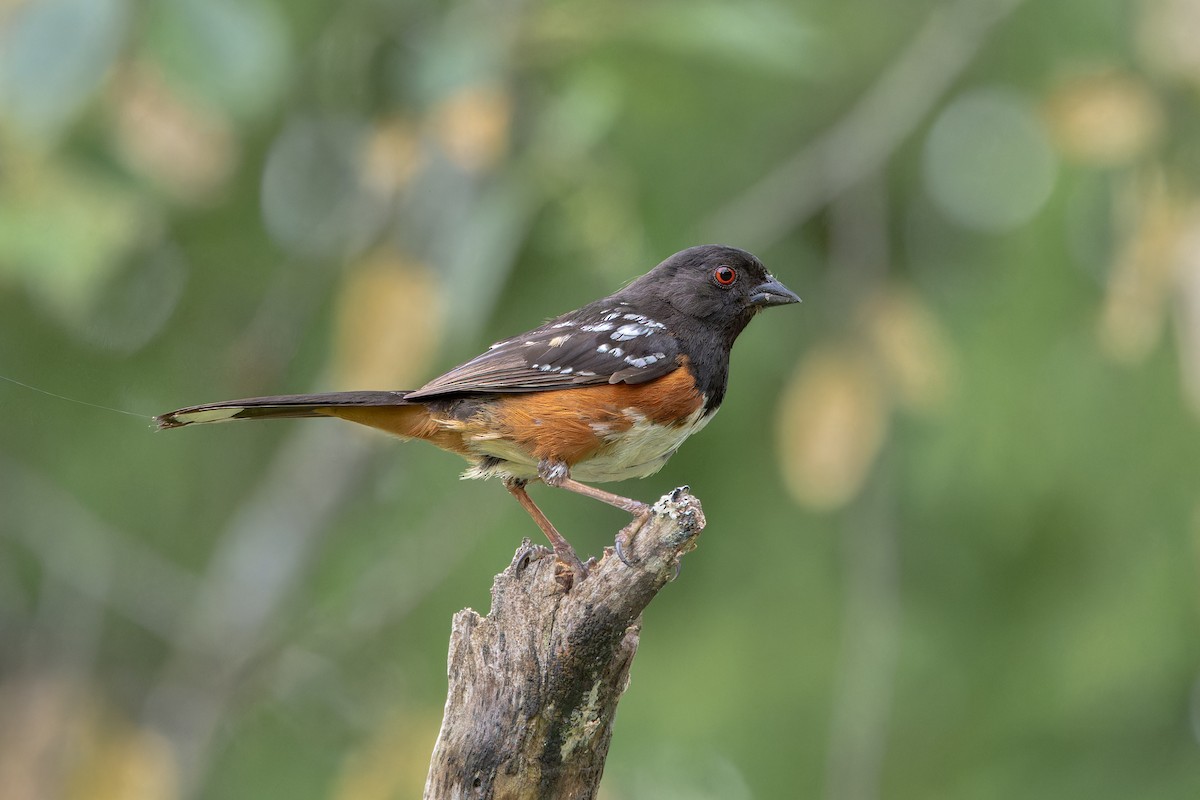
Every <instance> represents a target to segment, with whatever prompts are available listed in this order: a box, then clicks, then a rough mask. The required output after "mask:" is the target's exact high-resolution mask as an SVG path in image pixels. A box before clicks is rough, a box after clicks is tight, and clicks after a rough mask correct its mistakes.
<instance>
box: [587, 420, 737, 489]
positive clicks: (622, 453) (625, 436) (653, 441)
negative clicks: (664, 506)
mask: <svg viewBox="0 0 1200 800" xmlns="http://www.w3.org/2000/svg"><path fill="white" fill-rule="evenodd" d="M626 413H627V414H629V415H630V416H631V417H632V418H633V419H634V420H635V422H634V423H633V426H632V427H630V428H629V429H628V430H625V431H621V432H619V433H614V434H611V435H609V436H606V437H605V439H606V441H607V446H606V447H605V448H604V449H603V450H602V451H601V452H600V453H598V454H596V455H595V456H593V457H591V458H589V459H587V460H586V461H583V462H581V463H579V464H576V465H575V466H574V467H572V468H571V477H573V478H575V480H577V481H583V482H584V483H587V482H589V481H590V482H593V483H602V482H604V481H622V480H625V479H627V478H644V477H646V476H647V475H653V474H654V473H656V472H658V471H659V470H660V469H662V468H663V465H664V464H666V463H667V460H668V459H669V458H670V457H671V456H673V455H674V454H675V451H676V450H678V449H679V446H680V445H682V444H683V442H684V440H685V439H687V438H688V437H689V436H691V435H692V434H693V433H695V432H696V431H698V430H700V429H701V428H703V427H704V426H705V425H707V424H708V421H709V420H710V419H712V417H713V414H715V413H716V411H715V410H714V411H713V412H711V413H708V414H706V413H704V409H703V408H698V409H696V411H695V412H694V413H693V414H692V415H691V416H690V417H688V418H687V419H685V420H684V421H683V422H681V423H679V424H678V425H661V424H657V423H654V422H651V421H650V420H648V419H646V418H645V417H643V416H642V415H641V414H638V413H637V412H636V411H634V410H633V409H627V410H626Z"/></svg>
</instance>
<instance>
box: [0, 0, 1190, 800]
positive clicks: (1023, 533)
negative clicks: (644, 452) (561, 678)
mask: <svg viewBox="0 0 1200 800" xmlns="http://www.w3.org/2000/svg"><path fill="white" fill-rule="evenodd" d="M1198 42H1200V0H1136V1H1135V0H1039V1H1038V2H1032V0H1031V1H1030V2H1021V0H940V1H938V2H934V1H933V0H913V2H906V3H889V2H883V1H882V0H804V2H786V1H785V0H752V2H745V3H734V2H721V1H720V0H675V1H672V2H666V1H657V0H650V2H632V1H631V0H618V2H611V3H603V4H597V3H594V2H585V1H584V0H561V1H560V2H541V3H538V2H519V0H486V1H484V0H464V2H456V3H440V2H429V1H428V0H345V1H344V2H338V3H331V2H325V0H142V1H141V2H134V1H133V0H41V1H40V2H39V1H37V0H0V374H3V375H5V376H6V377H8V378H9V379H13V380H17V381H21V382H24V383H27V384H31V385H33V386H36V387H38V388H40V389H42V390H44V391H48V392H53V393H57V394H61V395H67V396H70V397H72V398H77V399H81V400H85V401H87V402H90V403H95V404H99V405H103V406H111V407H114V408H116V409H120V410H123V411H128V412H133V413H134V414H141V415H149V414H154V413H160V412H163V411H166V410H169V409H172V408H175V407H178V406H181V405H186V404H191V403H197V402H204V401H212V400H220V399H226V398H230V397H238V396H246V395H254V394H274V393H280V392H289V391H296V392H301V391H317V390H333V389H348V388H406V387H412V386H415V385H418V384H420V383H421V382H423V381H424V380H425V379H427V378H429V377H431V376H432V375H434V374H436V372H437V371H439V370H441V369H444V368H447V367H449V366H451V365H453V364H455V363H458V362H459V361H462V360H464V359H466V358H468V357H470V356H472V355H474V354H475V353H476V352H478V351H479V350H480V349H481V348H482V347H483V346H485V345H486V344H487V343H489V342H491V341H493V340H494V339H496V338H500V337H502V336H504V335H506V334H511V333H513V332H516V331H520V330H524V329H526V328H527V327H530V326H532V325H534V324H536V323H538V322H540V321H541V320H542V319H544V318H546V317H549V316H552V315H554V314H557V313H560V312H562V311H565V310H568V309H570V308H573V307H576V306H577V305H580V304H582V303H584V302H587V301H589V300H591V299H593V298H595V297H598V296H601V295H603V294H606V293H608V292H609V291H611V290H613V289H614V288H615V287H616V286H618V285H620V284H621V283H622V282H623V281H626V280H628V279H629V278H631V277H632V276H634V275H637V274H640V273H641V272H643V271H645V270H646V269H648V268H649V267H650V266H652V265H653V264H654V263H656V262H657V261H659V260H660V259H662V258H664V257H665V256H667V255H669V254H670V253H672V252H674V251H675V250H678V249H681V248H683V247H686V246H689V245H692V244H697V243H702V242H708V241H722V242H727V243H730V244H736V245H740V246H743V247H746V248H748V249H751V250H753V251H755V252H756V253H757V254H758V255H759V256H760V257H761V258H762V259H763V260H764V261H765V262H766V263H767V264H768V265H769V266H770V267H771V268H772V269H773V270H774V271H775V273H776V274H777V275H778V276H779V277H780V278H781V279H783V280H784V281H785V282H786V283H787V284H788V285H789V286H791V287H792V288H794V289H795V290H796V291H797V292H798V293H799V294H801V295H802V296H803V297H804V299H805V302H804V304H803V305H802V306H799V307H795V306H793V307H789V308H786V309H779V310H775V311H772V312H771V313H768V314H764V315H763V316H762V317H760V318H759V319H758V320H757V321H756V322H755V324H754V325H752V326H751V327H750V329H749V330H748V331H747V332H746V334H745V335H744V336H743V337H742V339H741V340H740V341H739V343H738V347H737V349H736V351H735V354H734V360H733V361H734V363H733V372H732V386H731V391H730V393H729V396H728V398H727V400H726V403H725V407H724V409H723V411H722V413H721V414H720V415H719V416H718V417H717V420H716V421H715V423H714V424H713V425H711V426H709V428H708V429H707V430H705V431H704V433H703V435H701V436H699V437H697V438H696V439H694V440H693V441H691V442H689V443H688V444H687V445H686V446H685V447H684V449H683V450H682V452H681V453H680V455H679V456H678V457H677V458H676V459H675V460H674V461H672V462H671V463H670V464H669V465H668V467H667V468H666V469H665V470H664V471H663V472H662V473H660V474H659V475H657V476H655V477H653V478H652V479H649V480H645V481H640V482H636V483H633V484H629V485H618V486H616V487H615V488H616V489H618V490H619V491H622V492H626V493H629V494H632V495H634V496H638V497H642V498H647V499H652V498H655V497H657V496H659V495H660V494H662V493H664V492H665V491H667V490H669V489H670V488H671V487H673V486H676V485H678V484H683V483H689V484H691V485H692V486H693V487H694V490H695V491H696V492H697V494H698V495H699V496H700V497H701V498H702V500H703V501H704V503H705V509H706V512H707V517H708V521H709V527H708V530H707V531H706V532H705V534H704V536H703V538H702V541H701V546H700V548H699V549H698V550H697V551H696V552H695V553H694V554H692V555H690V556H689V557H688V558H687V560H686V565H685V569H684V571H683V574H682V577H681V578H680V579H679V580H678V581H677V582H675V583H674V584H672V585H671V586H669V587H668V588H667V590H666V591H664V592H663V594H662V595H661V596H660V597H659V598H658V599H657V601H656V602H655V603H654V604H653V605H652V606H651V608H650V609H649V611H648V612H647V614H646V617H645V628H644V635H643V638H642V645H641V651H640V653H639V655H638V659H637V661H636V663H635V665H634V669H633V683H632V686H631V688H630V690H629V692H628V694H627V695H626V696H625V698H624V700H623V702H622V704H621V708H620V713H619V715H618V719H617V725H616V732H615V737H614V740H613V746H612V751H611V755H610V758H609V762H608V768H607V771H606V773H605V778H604V782H603V786H602V797H604V798H606V800H623V799H630V800H632V799H633V798H646V799H650V798H655V799H657V798H666V799H667V800H671V799H672V798H687V799H689V800H690V799H700V798H713V799H720V800H743V799H744V798H783V797H824V798H831V799H837V800H841V799H842V798H851V799H854V798H863V799H866V798H877V797H878V798H883V797H886V798H955V799H958V798H996V797H1021V798H1068V797H1087V798H1092V799H1093V800H1097V799H1100V798H1123V799H1124V798H1131V797H1136V798H1189V799H1191V798H1196V797H1200V749H1198V737H1200V689H1198V686H1200V684H1198V676H1200V618H1198V616H1200V615H1198V608H1200V607H1198V600H1200V595H1198V589H1200V582H1198V580H1197V566H1198V553H1200V491H1198V489H1200V435H1198V429H1197V422H1198V414H1200V45H1198V44H1197V43H1198ZM460 468H461V465H460V463H459V462H458V460H457V459H456V458H455V457H453V456H449V455H445V454H443V453H440V452H437V451H435V450H434V449H433V448H429V447H425V446H421V445H419V444H410V445H406V446H400V445H397V444H396V443H394V442H391V441H388V440H387V439H386V438H385V437H382V436H379V435H374V434H372V432H370V431H366V430H360V429H357V428H355V427H354V426H350V425H345V424H339V423H334V422H281V423H271V424H239V425H227V426H214V427H208V428H197V429H189V430H186V431H177V432H171V433H162V434H155V433H153V432H152V431H151V429H150V425H149V421H148V420H147V419H145V418H144V417H143V418H138V417H137V416H127V415H122V414H119V413H115V412H113V411H106V410H102V409H99V408H94V407H89V406H84V405H80V404H78V403H72V402H68V401H66V400H62V399H57V398H54V397H51V396H47V395H46V394H42V393H38V392H36V391H34V390H32V389H29V388H25V387H22V386H19V385H16V384H13V383H0V795H2V796H3V797H4V798H6V799H7V800H34V799H35V798H59V797H61V798H101V799H104V800H107V799H108V798H113V799H115V798H122V799H123V800H128V799H131V798H132V799H133V800H140V799H141V798H145V799H147V800H149V799H151V798H263V797H287V798H335V799H336V800H377V799H382V798H407V797H415V796H418V795H419V793H420V790H421V786H422V784H423V780H424V775H425V769H426V765H427V763H428V757H429V754H430V752H431V750H432V746H433V741H434V738H435V735H436V732H437V728H438V724H439V721H440V716H441V707H442V703H443V699H444V694H443V693H444V689H445V663H446V645H447V634H448V632H449V627H450V618H451V615H452V614H453V613H454V612H455V611H457V610H458V609H459V608H462V607H463V606H472V607H474V608H477V609H481V610H483V609H486V607H487V604H488V588H489V585H490V581H491V576H492V575H493V574H494V573H495V572H497V571H499V570H500V569H502V568H503V567H504V566H505V565H506V564H507V563H508V561H509V559H510V557H511V555H512V553H513V551H514V550H515V549H516V548H517V546H518V545H519V544H520V541H521V538H522V537H523V536H532V537H534V538H535V539H536V538H537V533H538V532H537V531H536V529H534V528H533V526H532V525H531V523H530V521H529V520H528V519H527V518H526V516H525V515H524V512H522V511H521V509H520V508H519V507H518V506H517V504H516V503H514V502H512V501H511V499H510V498H509V497H508V496H507V495H506V493H505V492H504V491H503V490H502V489H501V487H500V486H499V485H497V484H494V483H491V484H489V483H478V482H464V483H460V482H458V481H457V480H455V476H456V474H457V472H458V471H459V469H460ZM535 497H536V498H537V499H538V500H539V501H541V502H543V503H544V507H545V508H546V509H547V512H548V514H549V515H550V517H551V518H552V519H554V520H556V521H557V522H558V524H559V526H560V527H561V528H562V529H563V530H564V531H566V532H567V533H568V535H569V536H570V538H571V539H572V540H573V542H574V543H575V546H576V547H577V548H578V549H579V550H580V551H581V552H587V553H598V552H599V551H600V549H601V548H602V547H603V546H605V545H606V544H608V543H610V542H611V538H612V535H613V533H614V532H615V531H616V530H617V528H618V527H619V526H620V525H621V524H623V520H622V518H621V515H620V514H619V513H617V512H615V511H611V510H609V509H605V508H600V507H598V504H593V503H589V502H588V501H586V500H583V499H581V498H576V497H573V496H565V497H564V496H558V495H557V494H556V493H553V492H549V491H547V490H544V489H542V490H540V491H538V490H536V489H535Z"/></svg>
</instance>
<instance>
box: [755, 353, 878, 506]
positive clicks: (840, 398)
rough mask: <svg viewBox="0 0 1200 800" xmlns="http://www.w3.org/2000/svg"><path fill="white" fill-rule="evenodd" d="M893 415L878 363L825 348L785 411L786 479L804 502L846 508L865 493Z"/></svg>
mask: <svg viewBox="0 0 1200 800" xmlns="http://www.w3.org/2000/svg"><path fill="white" fill-rule="evenodd" d="M888 416H889V409H888V406H887V401H886V398H885V390H884V386H883V383H882V381H881V380H880V377H879V375H878V373H877V371H876V368H875V366H874V363H873V360H872V358H871V357H870V355H869V354H868V353H866V352H864V351H863V349H862V348H860V347H855V346H848V345H824V346H822V347H819V348H816V349H814V350H812V351H811V352H810V353H809V354H808V356H807V357H806V358H805V359H804V360H803V361H802V362H801V363H800V365H799V367H798V368H797V370H796V373H795V374H794V375H793V376H792V379H791V381H790V382H789V383H788V386H787V388H786V390H785V391H784V394H783V398H782V401H781V405H780V409H779V436H780V443H781V444H780V451H779V453H780V458H781V459H782V468H783V475H784V479H785V481H786V483H787V486H788V489H789V490H790V491H791V493H792V496H793V497H794V498H795V499H796V501H797V502H799V503H801V504H803V505H806V506H810V507H813V508H818V509H833V508H838V507H840V506H842V505H844V504H845V503H847V502H848V501H849V500H851V499H852V498H853V497H854V496H855V495H856V494H857V493H858V492H859V490H860V489H861V488H862V485H863V482H864V480H865V479H866V477H867V474H868V472H869V471H870V469H871V465H872V464H874V462H875V458H876V456H877V455H878V454H879V449H880V447H881V445H882V444H883V441H884V437H885V436H886V434H887V429H888Z"/></svg>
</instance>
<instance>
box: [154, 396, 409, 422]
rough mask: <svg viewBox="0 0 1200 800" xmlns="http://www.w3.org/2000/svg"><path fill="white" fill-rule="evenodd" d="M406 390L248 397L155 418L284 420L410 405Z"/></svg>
mask: <svg viewBox="0 0 1200 800" xmlns="http://www.w3.org/2000/svg"><path fill="white" fill-rule="evenodd" d="M406 394H407V392H326V393H323V394H284V395H276V396H274V397H249V398H246V399H244V400H229V401H226V402H224V403H205V404H204V405H200V406H189V407H187V408H181V409H179V410H177V411H171V412H170V413H167V414H161V415H159V416H157V417H155V418H154V421H155V422H156V423H158V427H159V430H165V429H167V428H182V427H183V426H185V425H196V424H199V423H204V422H228V421H229V420H234V419H285V418H289V417H330V416H339V415H338V413H337V410H338V409H346V410H349V409H354V408H380V407H394V406H405V405H409V404H408V403H407V402H406V401H405V399H404V397H405V395H406Z"/></svg>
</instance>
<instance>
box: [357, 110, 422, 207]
mask: <svg viewBox="0 0 1200 800" xmlns="http://www.w3.org/2000/svg"><path fill="white" fill-rule="evenodd" d="M421 156H422V153H421V147H420V142H419V141H418V139H417V134H416V132H415V131H414V130H413V129H412V127H411V126H410V125H409V124H408V123H406V122H405V121H404V120H401V119H393V120H388V121H385V122H383V123H381V124H379V125H377V126H375V128H374V129H373V130H372V131H371V133H370V135H369V136H368V137H367V140H366V149H365V152H364V154H363V175H362V181H363V185H365V186H368V187H370V188H371V189H373V190H374V191H375V192H376V193H378V194H380V195H384V196H388V195H392V194H394V193H395V192H396V191H397V190H398V189H401V188H403V187H404V186H405V184H407V183H408V182H409V180H411V179H412V177H413V175H414V174H416V172H417V170H418V169H420V167H421V160H422V159H421Z"/></svg>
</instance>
